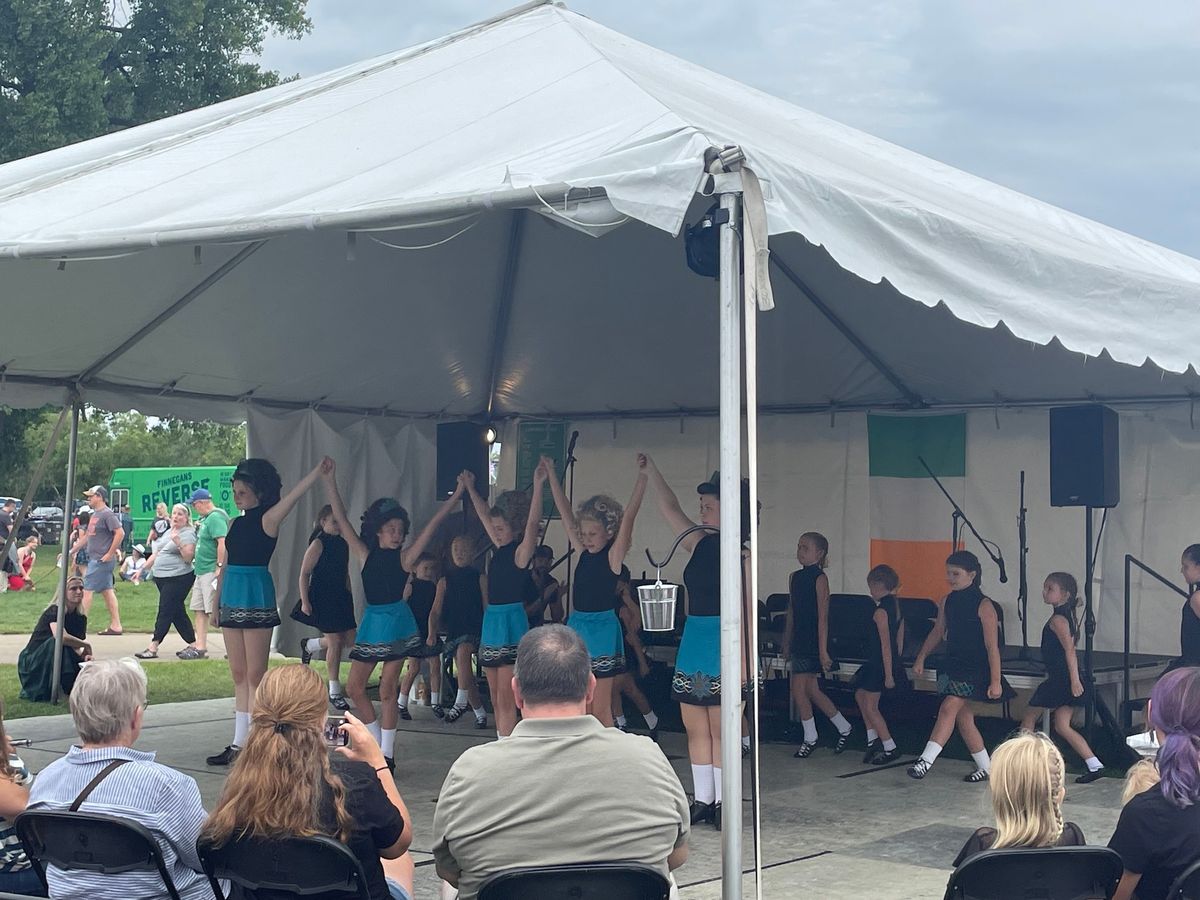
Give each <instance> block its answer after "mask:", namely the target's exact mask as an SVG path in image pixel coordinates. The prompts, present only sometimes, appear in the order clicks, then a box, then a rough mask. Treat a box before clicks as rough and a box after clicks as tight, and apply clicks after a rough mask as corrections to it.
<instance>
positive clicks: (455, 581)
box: [442, 566, 483, 637]
mask: <svg viewBox="0 0 1200 900" xmlns="http://www.w3.org/2000/svg"><path fill="white" fill-rule="evenodd" d="M445 578H446V596H445V597H444V598H442V625H443V626H444V627H445V629H446V633H447V634H449V635H450V637H459V636H460V635H464V634H479V632H480V629H482V628H483V590H482V588H481V587H480V585H479V570H478V569H475V568H472V567H470V566H468V567H467V568H465V569H460V568H457V567H456V566H451V567H450V568H449V569H447V570H446V575H445Z"/></svg>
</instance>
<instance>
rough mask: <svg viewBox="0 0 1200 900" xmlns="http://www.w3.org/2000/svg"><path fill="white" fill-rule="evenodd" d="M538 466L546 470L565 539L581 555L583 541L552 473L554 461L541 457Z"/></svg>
mask: <svg viewBox="0 0 1200 900" xmlns="http://www.w3.org/2000/svg"><path fill="white" fill-rule="evenodd" d="M538 464H539V465H540V466H544V467H545V469H546V481H547V482H548V483H549V484H550V494H551V496H552V497H554V505H555V506H556V507H557V508H558V515H559V517H560V518H562V523H563V530H565V531H566V532H567V539H568V540H569V541H570V542H571V546H572V547H573V548H575V552H576V553H582V552H583V551H584V550H585V549H586V548H585V547H584V546H583V541H581V540H580V539H579V526H578V524H577V523H576V522H575V513H574V511H572V509H571V501H570V500H568V499H567V495H566V493H564V492H563V487H562V482H561V481H559V480H558V473H557V472H556V471H554V460H552V459H551V458H550V457H548V456H543V457H542V458H541V460H540V462H539V463H538ZM618 571H619V570H618Z"/></svg>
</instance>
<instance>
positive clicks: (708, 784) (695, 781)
mask: <svg viewBox="0 0 1200 900" xmlns="http://www.w3.org/2000/svg"><path fill="white" fill-rule="evenodd" d="M692 790H693V792H694V793H695V796H696V802H697V803H713V802H715V801H716V799H717V793H716V788H715V786H714V784H713V767H712V766H692Z"/></svg>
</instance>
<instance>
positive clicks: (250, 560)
mask: <svg viewBox="0 0 1200 900" xmlns="http://www.w3.org/2000/svg"><path fill="white" fill-rule="evenodd" d="M265 513H266V510H265V509H263V508H262V507H261V506H256V507H254V508H253V509H248V510H246V511H245V512H243V513H242V514H241V515H240V516H238V517H237V518H236V519H234V520H233V521H232V522H230V523H229V534H228V535H226V536H225V553H226V557H225V558H226V561H227V562H228V564H229V565H231V566H265V565H267V564H268V563H270V562H271V556H272V554H274V552H275V543H276V541H278V538H273V537H270V536H269V535H268V534H267V533H266V532H265V531H263V523H262V520H263V515H264V514H265Z"/></svg>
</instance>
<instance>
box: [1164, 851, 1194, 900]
mask: <svg viewBox="0 0 1200 900" xmlns="http://www.w3.org/2000/svg"><path fill="white" fill-rule="evenodd" d="M1167 900H1200V860H1197V861H1196V862H1194V863H1192V864H1191V865H1190V866H1188V867H1187V868H1186V869H1184V870H1183V874H1182V875H1180V876H1179V877H1178V878H1176V879H1175V883H1174V884H1172V885H1171V890H1169V891H1167Z"/></svg>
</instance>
